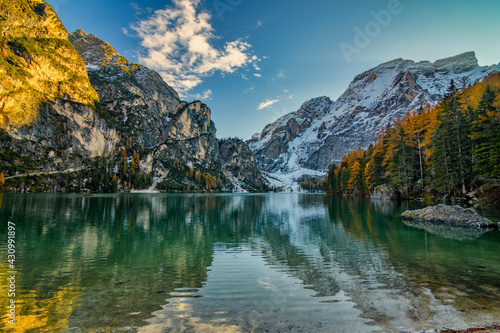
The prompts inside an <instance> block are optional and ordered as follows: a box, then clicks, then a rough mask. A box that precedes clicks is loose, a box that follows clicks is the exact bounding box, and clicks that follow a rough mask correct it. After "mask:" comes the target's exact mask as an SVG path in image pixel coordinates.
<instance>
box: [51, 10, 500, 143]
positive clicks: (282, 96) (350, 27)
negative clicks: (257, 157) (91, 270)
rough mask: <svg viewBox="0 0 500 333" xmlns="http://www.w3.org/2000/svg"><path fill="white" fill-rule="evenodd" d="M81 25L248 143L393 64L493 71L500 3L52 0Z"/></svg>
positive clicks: (223, 133) (222, 130)
mask: <svg viewBox="0 0 500 333" xmlns="http://www.w3.org/2000/svg"><path fill="white" fill-rule="evenodd" d="M47 2H48V3H50V4H51V5H52V6H53V7H54V9H55V10H56V12H57V13H58V15H59V17H60V19H61V20H62V22H63V24H64V25H65V26H66V28H67V29H68V31H70V32H71V31H74V30H76V29H78V28H82V29H83V30H85V31H86V32H87V33H92V34H95V35H96V36H98V37H100V38H102V39H104V40H105V41H107V42H109V43H110V44H111V45H112V46H114V47H115V48H116V50H117V51H118V52H120V53H121V54H122V55H123V56H125V57H126V58H127V59H129V60H130V61H133V62H138V63H141V64H143V65H145V66H148V67H150V68H152V69H155V70H157V71H158V72H159V73H160V74H161V75H162V76H163V77H164V79H165V80H166V81H167V83H169V84H170V85H172V86H174V88H176V90H177V91H178V92H179V93H180V95H181V97H182V98H183V99H185V100H193V99H201V100H202V101H203V102H205V103H206V104H207V105H208V106H209V107H210V108H211V110H212V119H213V120H214V122H215V125H216V127H217V130H218V131H217V136H218V137H228V136H237V137H240V138H243V139H248V138H250V136H251V135H252V134H254V133H256V132H260V131H261V130H262V129H263V127H264V126H265V125H266V124H268V123H269V122H272V121H274V120H275V119H277V118H278V117H280V116H282V115H284V114H286V113H289V112H292V111H295V110H297V109H298V108H299V107H300V105H302V103H303V102H305V101H306V100H308V99H310V98H313V97H318V96H323V95H326V96H329V97H330V98H332V99H334V100H335V99H336V98H338V97H339V96H340V95H341V94H342V93H343V92H344V91H345V89H346V88H347V86H348V85H349V83H350V82H351V81H352V79H353V78H354V76H355V75H357V74H359V73H361V72H362V71H364V70H367V69H369V68H372V67H374V66H376V65H378V64H380V63H383V62H385V61H389V60H392V59H395V58H405V59H412V60H416V61H420V60H430V61H435V60H437V59H441V58H445V57H448V56H453V55H457V54H460V53H463V52H466V51H476V56H477V58H478V60H479V64H480V65H492V64H497V63H499V62H500V35H499V34H498V31H500V20H498V13H500V1H498V0H485V1H461V0H454V1H451V0H440V1H431V0H399V1H398V0H358V1H333V0H330V1H327V0H309V1H293V0H286V1H285V0H274V1H269V0H268V1H263V0H252V1H250V0H171V1H170V0H169V1H166V0H165V1H142V0H133V1H130V2H129V1H123V0H121V1H118V0H106V1H103V0H85V1H78V0H50V1H47Z"/></svg>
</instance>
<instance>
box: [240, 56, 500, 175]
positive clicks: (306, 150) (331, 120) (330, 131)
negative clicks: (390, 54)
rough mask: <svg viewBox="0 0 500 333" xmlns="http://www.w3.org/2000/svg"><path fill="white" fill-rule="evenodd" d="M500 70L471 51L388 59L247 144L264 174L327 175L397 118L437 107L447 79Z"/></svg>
mask: <svg viewBox="0 0 500 333" xmlns="http://www.w3.org/2000/svg"><path fill="white" fill-rule="evenodd" d="M499 71H500V64H499V65H493V66H479V64H478V61H477V59H476V56H475V53H474V52H467V53H463V54H460V55H457V56H454V57H450V58H446V59H442V60H437V61H435V62H434V63H431V62H429V61H421V62H414V61H412V60H404V59H396V60H392V61H389V62H386V63H384V64H381V65H379V66H377V67H375V68H373V69H370V70H368V71H365V72H364V73H361V74H359V75H358V76H356V77H355V78H354V80H353V81H352V82H351V84H350V85H349V87H348V88H347V90H346V91H345V92H344V93H343V94H342V95H341V96H340V97H339V98H338V100H337V101H335V102H333V101H331V100H330V99H329V98H328V97H319V98H314V99H311V100H309V101H307V102H305V103H304V104H303V105H302V106H301V108H300V109H299V110H298V111H296V112H292V113H289V114H287V115H285V116H283V117H281V118H280V119H278V120H276V121H275V122H274V123H271V124H269V125H267V126H266V127H265V128H264V130H263V131H262V132H261V133H257V134H255V135H253V137H252V138H251V139H250V140H249V141H248V143H249V146H250V148H251V149H252V150H253V151H254V152H255V154H256V157H257V162H258V164H259V167H260V168H261V169H262V170H264V171H268V172H271V173H293V172H297V170H301V169H312V170H319V171H321V170H326V169H327V168H328V166H329V165H330V164H332V163H333V162H336V161H339V160H340V159H341V158H342V156H344V155H345V154H347V153H348V152H349V151H351V150H353V149H356V150H357V149H359V148H360V147H363V148H366V147H368V146H369V145H370V144H371V143H373V142H374V141H375V140H376V138H377V136H378V134H379V132H380V129H381V128H382V127H383V126H386V125H387V124H388V123H390V122H392V121H394V120H395V119H396V118H397V117H398V116H402V115H404V114H406V113H407V112H409V111H412V110H415V109H418V108H420V107H421V106H425V105H426V104H427V103H429V104H431V105H435V104H436V103H437V102H438V101H439V100H440V99H442V98H443V95H444V93H445V92H446V89H447V88H448V86H449V84H450V81H451V80H454V81H455V83H456V85H457V86H458V87H461V86H463V85H467V84H472V83H474V82H476V81H478V80H481V79H483V78H484V77H485V76H486V75H488V74H491V73H495V72H499Z"/></svg>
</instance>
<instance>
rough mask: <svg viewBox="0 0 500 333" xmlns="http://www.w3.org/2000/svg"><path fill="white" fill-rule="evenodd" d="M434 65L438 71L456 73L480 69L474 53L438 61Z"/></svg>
mask: <svg viewBox="0 0 500 333" xmlns="http://www.w3.org/2000/svg"><path fill="white" fill-rule="evenodd" d="M433 65H434V67H435V68H436V70H438V71H454V72H455V73H459V72H465V71H470V70H472V69H474V68H477V67H479V63H478V61H477V58H476V53H475V52H474V51H470V52H465V53H462V54H459V55H456V56H454V57H449V58H444V59H440V60H436V61H435V62H434V64H433Z"/></svg>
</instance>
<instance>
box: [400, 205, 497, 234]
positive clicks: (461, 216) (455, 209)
mask: <svg viewBox="0 0 500 333" xmlns="http://www.w3.org/2000/svg"><path fill="white" fill-rule="evenodd" d="M401 218H402V219H403V220H407V221H408V220H409V221H418V222H430V223H435V224H445V225H448V226H456V227H466V228H475V229H480V228H492V229H494V228H498V225H497V224H496V223H494V222H492V221H490V220H488V219H487V218H485V217H482V216H481V215H479V214H478V213H476V211H474V210H473V209H471V208H467V209H465V208H462V207H460V206H448V205H437V206H430V207H426V208H423V209H418V210H407V211H406V212H404V213H403V214H402V215H401Z"/></svg>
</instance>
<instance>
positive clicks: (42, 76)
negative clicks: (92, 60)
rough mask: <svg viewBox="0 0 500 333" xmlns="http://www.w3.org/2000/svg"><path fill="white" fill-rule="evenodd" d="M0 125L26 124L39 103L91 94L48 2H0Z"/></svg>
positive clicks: (88, 100)
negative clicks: (0, 115)
mask: <svg viewBox="0 0 500 333" xmlns="http://www.w3.org/2000/svg"><path fill="white" fill-rule="evenodd" d="M0 16H1V18H2V19H1V20H0V54H1V57H0V76H1V80H0V108H1V113H2V117H0V126H1V127H2V128H18V127H20V126H26V125H30V124H32V123H33V122H34V121H35V119H36V118H37V115H38V109H39V107H40V106H41V105H42V104H43V103H46V102H51V101H54V100H58V99H62V100H67V101H71V102H76V103H79V104H83V105H92V104H93V103H94V102H95V101H96V100H97V99H98V97H97V94H96V92H95V90H94V89H93V88H92V87H91V85H90V82H89V78H88V75H87V71H86V69H85V63H84V62H83V60H82V58H81V57H80V55H79V54H78V52H77V51H76V50H75V48H74V47H73V45H72V44H71V43H70V42H69V40H68V38H67V37H68V34H67V32H66V29H65V28H64V26H63V25H62V24H61V22H60V21H59V19H58V18H57V15H56V14H55V12H54V10H53V9H52V7H51V6H50V5H48V4H46V3H45V2H43V1H41V0H29V1H26V0H25V1H21V0H8V1H6V0H2V1H1V2H0Z"/></svg>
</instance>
